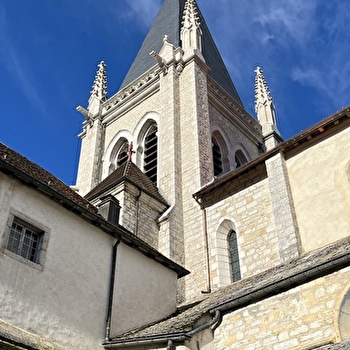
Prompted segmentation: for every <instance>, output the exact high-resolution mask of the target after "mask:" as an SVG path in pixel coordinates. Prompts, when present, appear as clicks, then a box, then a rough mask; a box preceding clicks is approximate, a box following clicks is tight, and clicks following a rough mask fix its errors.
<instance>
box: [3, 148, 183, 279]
mask: <svg viewBox="0 0 350 350" xmlns="http://www.w3.org/2000/svg"><path fill="white" fill-rule="evenodd" d="M135 167H136V166H135ZM0 172H2V173H4V174H6V175H8V176H10V177H13V178H16V179H18V180H19V181H22V183H23V184H25V185H27V186H29V187H31V188H33V189H35V190H37V191H38V192H40V193H42V194H43V195H45V196H47V197H49V198H50V199H51V200H53V201H55V202H57V203H58V204H59V205H61V206H63V207H64V208H65V209H67V210H70V211H71V212H73V213H74V214H76V215H78V216H79V217H81V218H82V219H83V220H85V221H87V222H89V223H90V224H91V225H94V226H97V227H98V228H99V229H101V230H103V231H104V232H106V233H107V234H109V235H111V236H113V237H119V238H121V240H122V242H123V243H125V244H127V245H128V246H130V247H132V248H134V249H136V250H138V251H140V252H141V253H142V254H144V255H146V256H147V257H149V258H151V259H153V260H155V261H157V262H159V263H160V264H162V265H164V266H166V267H168V268H170V269H172V270H173V271H175V272H176V273H177V275H178V277H183V276H186V275H187V274H188V273H189V271H187V270H186V269H184V268H183V267H182V266H180V265H178V264H177V263H175V262H173V261H172V260H170V259H168V258H167V257H165V256H164V255H162V254H161V253H159V252H158V251H157V250H156V249H154V248H153V247H151V246H150V245H149V244H147V243H146V242H144V241H143V240H142V239H141V238H139V237H137V236H135V235H134V234H132V233H131V232H130V231H128V230H126V229H125V228H124V227H122V226H115V225H113V224H111V223H110V222H108V221H107V220H105V219H104V218H103V217H102V216H101V215H100V214H98V210H97V208H96V207H95V206H93V205H92V204H91V203H90V202H89V201H88V200H86V199H85V198H83V197H82V196H80V195H79V194H78V193H76V192H75V191H73V190H72V189H71V188H70V187H68V186H67V185H65V184H64V183H63V182H62V181H60V180H59V179H57V178H56V177H55V176H54V175H52V174H50V173H49V172H48V171H46V170H45V169H43V168H41V167H40V166H38V165H37V164H35V163H33V162H31V161H30V160H28V159H27V158H25V157H23V156H22V155H20V154H19V153H17V152H15V151H14V150H12V149H11V148H8V147H7V146H5V145H4V144H2V143H0ZM152 185H153V184H152ZM153 186H154V185H153Z"/></svg>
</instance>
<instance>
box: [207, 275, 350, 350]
mask: <svg viewBox="0 0 350 350" xmlns="http://www.w3.org/2000/svg"><path fill="white" fill-rule="evenodd" d="M349 278H350V269H349V268H346V269H343V270H341V271H338V272H336V273H333V274H331V275H328V276H326V277H322V278H319V279H317V280H315V281H312V282H310V283H307V284H304V285H302V286H299V287H297V288H294V289H292V290H289V291H287V292H284V293H281V294H279V295H277V296H274V297H271V298H269V299H265V300H263V301H261V302H258V303H255V304H251V305H250V306H248V307H246V308H243V309H241V310H237V311H235V312H232V313H230V314H228V315H226V316H225V317H224V319H223V323H222V324H221V326H220V327H219V328H218V329H217V330H216V332H215V339H214V343H213V345H214V346H213V348H214V349H218V350H219V349H220V350H229V349H237V350H255V349H261V350H299V349H313V348H316V347H318V346H321V345H324V344H327V343H328V342H330V341H338V340H339V327H338V310H339V305H340V302H341V299H342V297H343V295H344V293H345V291H346V290H347V288H348V286H349Z"/></svg>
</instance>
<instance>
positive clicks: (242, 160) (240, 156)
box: [235, 149, 248, 169]
mask: <svg viewBox="0 0 350 350" xmlns="http://www.w3.org/2000/svg"><path fill="white" fill-rule="evenodd" d="M235 162H236V169H237V168H238V167H240V166H242V165H243V164H246V163H248V159H247V157H246V156H245V155H244V153H243V151H242V150H241V149H239V150H237V151H236V153H235Z"/></svg>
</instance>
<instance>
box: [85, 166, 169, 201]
mask: <svg viewBox="0 0 350 350" xmlns="http://www.w3.org/2000/svg"><path fill="white" fill-rule="evenodd" d="M122 181H127V182H129V183H132V184H134V185H135V186H137V187H139V188H141V189H142V190H143V191H144V192H145V193H147V194H148V195H150V196H151V197H153V198H155V199H157V200H159V201H160V202H161V203H163V204H165V205H166V206H168V203H167V202H166V200H165V199H164V197H163V196H162V195H161V194H160V193H159V191H158V188H157V186H156V185H155V184H154V183H153V182H152V181H151V180H150V179H149V178H148V177H147V176H146V175H145V174H144V173H143V172H142V171H141V170H140V169H139V168H138V167H137V166H136V165H135V164H134V163H133V162H131V161H126V162H125V163H124V164H122V165H121V166H120V167H119V168H117V169H116V170H115V171H114V172H113V173H112V174H110V175H109V176H107V177H106V178H105V179H104V180H103V181H101V182H100V183H99V184H98V185H97V186H96V187H95V188H93V189H92V190H91V191H90V192H89V193H88V194H86V195H85V198H86V199H88V200H93V199H95V198H96V197H98V196H100V195H102V194H105V193H106V192H108V191H109V190H111V189H112V188H113V187H114V186H116V185H117V184H119V183H120V182H122Z"/></svg>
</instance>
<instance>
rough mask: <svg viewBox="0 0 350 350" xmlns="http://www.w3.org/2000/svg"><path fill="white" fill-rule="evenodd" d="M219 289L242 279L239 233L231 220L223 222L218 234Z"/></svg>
mask: <svg viewBox="0 0 350 350" xmlns="http://www.w3.org/2000/svg"><path fill="white" fill-rule="evenodd" d="M216 249H217V251H216V258H217V265H218V285H219V287H222V286H225V285H228V284H230V283H232V282H235V281H238V280H240V279H241V269H240V262H239V251H238V243H237V233H236V228H235V225H234V223H233V222H232V221H231V220H227V219H225V220H223V222H222V223H221V224H220V226H219V227H218V229H217V234H216Z"/></svg>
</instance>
